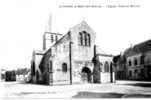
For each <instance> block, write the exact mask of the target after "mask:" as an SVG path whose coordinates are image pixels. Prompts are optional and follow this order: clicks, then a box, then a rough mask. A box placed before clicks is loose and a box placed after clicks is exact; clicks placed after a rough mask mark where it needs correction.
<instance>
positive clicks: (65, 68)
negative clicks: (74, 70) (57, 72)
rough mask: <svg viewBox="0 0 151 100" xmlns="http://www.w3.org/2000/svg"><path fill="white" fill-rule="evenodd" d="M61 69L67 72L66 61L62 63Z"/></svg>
mask: <svg viewBox="0 0 151 100" xmlns="http://www.w3.org/2000/svg"><path fill="white" fill-rule="evenodd" d="M62 71H63V72H67V64H66V63H63V64H62Z"/></svg>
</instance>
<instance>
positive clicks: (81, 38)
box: [79, 32, 83, 45]
mask: <svg viewBox="0 0 151 100" xmlns="http://www.w3.org/2000/svg"><path fill="white" fill-rule="evenodd" d="M79 42H80V45H83V35H82V33H81V32H79Z"/></svg>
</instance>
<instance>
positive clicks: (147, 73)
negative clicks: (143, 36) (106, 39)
mask: <svg viewBox="0 0 151 100" xmlns="http://www.w3.org/2000/svg"><path fill="white" fill-rule="evenodd" d="M125 55H126V58H127V62H126V66H127V79H133V80H151V40H148V41H145V42H142V43H139V44H137V45H134V46H133V47H131V48H129V49H127V50H126V51H125Z"/></svg>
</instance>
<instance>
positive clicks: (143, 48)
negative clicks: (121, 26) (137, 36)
mask: <svg viewBox="0 0 151 100" xmlns="http://www.w3.org/2000/svg"><path fill="white" fill-rule="evenodd" d="M150 50H151V39H150V40H147V41H144V42H142V43H139V44H136V45H134V46H133V47H131V48H128V49H127V50H125V53H124V54H125V55H126V56H130V55H135V54H138V53H145V52H147V51H150Z"/></svg>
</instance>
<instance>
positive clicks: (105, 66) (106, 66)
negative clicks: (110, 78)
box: [104, 61, 110, 72]
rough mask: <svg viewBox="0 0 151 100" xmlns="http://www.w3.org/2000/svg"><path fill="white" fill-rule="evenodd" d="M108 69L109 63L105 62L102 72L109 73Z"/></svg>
mask: <svg viewBox="0 0 151 100" xmlns="http://www.w3.org/2000/svg"><path fill="white" fill-rule="evenodd" d="M109 67H110V66H109V63H108V62H107V61H106V62H105V64H104V71H105V72H109Z"/></svg>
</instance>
